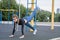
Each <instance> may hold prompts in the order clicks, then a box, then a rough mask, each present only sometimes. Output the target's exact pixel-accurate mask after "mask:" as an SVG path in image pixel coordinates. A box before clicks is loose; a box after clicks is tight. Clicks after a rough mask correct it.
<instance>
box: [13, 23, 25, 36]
mask: <svg viewBox="0 0 60 40" xmlns="http://www.w3.org/2000/svg"><path fill="white" fill-rule="evenodd" d="M15 25H16V24H15V23H14V28H13V32H12V35H14V33H15V31H16V30H15V28H16V26H15ZM21 32H22V35H24V25H22V27H21Z"/></svg>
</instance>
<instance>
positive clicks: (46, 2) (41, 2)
mask: <svg viewBox="0 0 60 40" xmlns="http://www.w3.org/2000/svg"><path fill="white" fill-rule="evenodd" d="M16 2H17V3H18V4H19V2H20V4H23V5H24V6H25V7H27V0H16ZM29 2H31V0H29ZM37 6H38V7H39V8H40V9H43V10H46V11H50V12H51V11H52V0H37ZM29 7H31V5H29ZM57 8H60V0H55V1H54V11H55V12H56V9H57Z"/></svg>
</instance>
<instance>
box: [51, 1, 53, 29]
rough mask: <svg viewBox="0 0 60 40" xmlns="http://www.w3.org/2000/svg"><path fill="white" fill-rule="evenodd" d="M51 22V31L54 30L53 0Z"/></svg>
mask: <svg viewBox="0 0 60 40" xmlns="http://www.w3.org/2000/svg"><path fill="white" fill-rule="evenodd" d="M51 18H52V20H51V23H52V25H51V30H54V0H52V17H51Z"/></svg>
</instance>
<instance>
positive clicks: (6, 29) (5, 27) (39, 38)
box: [0, 24, 60, 40]
mask: <svg viewBox="0 0 60 40" xmlns="http://www.w3.org/2000/svg"><path fill="white" fill-rule="evenodd" d="M12 29H13V24H0V40H49V39H52V38H57V37H60V27H59V26H55V29H54V30H53V31H52V30H51V29H50V26H37V30H38V31H37V34H36V35H35V36H34V35H33V33H32V32H29V31H26V28H25V38H24V39H19V37H20V36H21V30H20V27H19V30H20V31H16V32H15V37H13V38H9V35H11V33H12Z"/></svg>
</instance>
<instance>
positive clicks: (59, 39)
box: [49, 37, 60, 40]
mask: <svg viewBox="0 0 60 40" xmlns="http://www.w3.org/2000/svg"><path fill="white" fill-rule="evenodd" d="M49 40H60V37H58V38H52V39H49Z"/></svg>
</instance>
